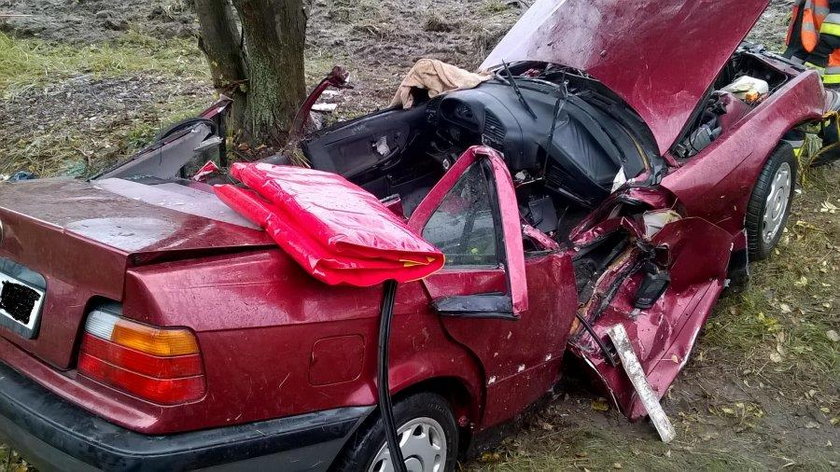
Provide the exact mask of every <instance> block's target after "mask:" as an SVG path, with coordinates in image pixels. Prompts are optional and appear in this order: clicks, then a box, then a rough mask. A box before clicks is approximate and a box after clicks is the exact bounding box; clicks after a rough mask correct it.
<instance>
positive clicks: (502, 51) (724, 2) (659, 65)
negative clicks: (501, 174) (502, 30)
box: [481, 0, 768, 153]
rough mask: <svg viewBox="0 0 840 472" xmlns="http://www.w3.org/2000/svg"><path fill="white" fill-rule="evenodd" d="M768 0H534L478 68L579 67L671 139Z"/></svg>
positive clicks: (667, 143)
mask: <svg viewBox="0 0 840 472" xmlns="http://www.w3.org/2000/svg"><path fill="white" fill-rule="evenodd" d="M767 4H768V1H767V0H693V1H685V0H622V1H615V0H561V1H557V0H537V1H536V2H535V3H534V4H533V6H531V8H530V9H529V10H528V11H527V12H526V13H525V14H524V15H523V16H522V18H521V19H520V20H519V22H518V23H516V25H514V27H513V28H512V29H511V30H510V32H508V34H507V35H506V36H505V37H504V38H503V39H502V41H501V42H500V43H499V44H498V46H496V48H495V49H493V51H492V52H491V53H490V55H489V56H488V57H487V59H485V60H484V63H483V64H482V65H481V68H482V69H485V68H489V67H492V66H496V65H499V64H501V63H502V61H506V62H516V61H542V62H549V63H554V64H561V65H565V66H569V67H574V68H576V69H580V70H583V71H586V72H587V73H589V74H591V75H592V76H593V77H595V78H596V79H598V80H600V81H601V82H602V83H604V85H606V86H607V87H609V88H610V89H611V90H612V91H613V92H615V93H616V94H618V95H619V96H620V97H621V98H623V99H624V100H625V101H626V102H627V103H628V104H629V105H630V106H632V107H633V108H634V109H635V110H636V112H637V113H639V115H640V116H641V117H642V118H643V119H644V120H645V122H647V124H648V126H649V127H650V129H651V131H652V132H653V135H654V137H655V138H656V142H657V144H658V145H659V150H660V152H662V153H664V152H665V151H666V150H668V148H670V147H671V145H672V144H673V143H674V141H675V140H676V138H677V137H678V135H679V133H680V131H681V130H682V128H683V125H685V123H686V122H687V121H688V119H689V116H690V115H691V113H692V111H693V110H694V109H695V108H696V107H697V104H698V102H699V101H700V99H701V98H702V97H703V95H704V93H705V92H706V90H707V89H708V88H709V87H710V86H711V84H712V83H713V82H714V80H715V78H716V77H717V75H718V73H719V72H720V71H721V69H722V68H723V66H724V64H726V61H727V60H729V58H730V57H731V56H732V53H733V52H734V51H735V49H736V48H737V47H738V44H739V43H740V42H741V41H742V40H743V39H744V37H745V36H746V35H747V33H748V32H749V30H750V29H751V28H752V26H753V25H754V24H755V22H756V21H757V20H758V17H759V16H760V15H761V13H762V12H763V11H764V9H765V8H766V7H767Z"/></svg>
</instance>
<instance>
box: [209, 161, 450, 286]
mask: <svg viewBox="0 0 840 472" xmlns="http://www.w3.org/2000/svg"><path fill="white" fill-rule="evenodd" d="M231 175H232V176H233V177H235V178H237V179H239V180H241V181H242V182H243V183H244V184H246V185H247V186H248V187H250V190H248V189H243V188H240V187H236V186H233V185H220V186H217V187H215V191H216V194H217V195H218V196H219V198H221V200H222V201H224V202H225V203H227V204H228V205H230V206H231V207H232V208H233V209H235V210H236V211H237V212H239V213H240V214H242V215H243V216H245V217H247V218H248V219H250V220H251V221H253V222H255V223H257V224H259V225H260V226H262V227H263V228H265V229H266V231H267V232H268V233H269V234H270V235H271V237H272V238H273V239H274V240H275V241H276V242H277V244H278V245H280V247H281V248H283V250H284V251H286V252H287V253H288V254H289V255H290V256H291V257H292V258H293V259H294V260H295V261H296V262H297V263H298V264H300V266H301V267H302V268H303V269H304V270H306V271H307V272H308V273H309V274H311V275H312V276H314V277H315V278H317V279H319V280H321V281H323V282H326V283H328V284H331V285H337V284H348V285H356V286H363V287H366V286H372V285H377V284H379V283H382V282H383V281H385V280H389V279H392V280H396V281H398V282H407V281H410V280H416V279H420V278H423V277H426V276H427V275H429V274H431V273H433V272H435V271H437V270H438V269H440V268H441V267H443V263H444V257H443V254H442V253H441V252H440V251H439V250H438V249H437V248H435V247H434V246H432V245H431V244H429V243H427V242H426V241H425V240H423V239H422V238H421V237H420V236H418V235H417V234H415V233H414V232H413V231H412V230H411V229H409V228H408V226H406V224H405V223H404V222H403V221H402V220H401V219H400V218H399V217H397V216H396V215H394V213H393V212H392V211H391V210H389V209H388V208H387V207H386V206H385V205H384V204H382V202H380V201H379V200H378V199H377V198H376V197H375V196H373V195H372V194H370V193H368V192H367V191H365V190H364V189H362V188H360V187H358V186H356V185H355V184H352V183H350V182H349V181H347V180H346V179H345V178H344V177H341V176H340V175H337V174H332V173H329V172H322V171H317V170H313V169H305V168H302V167H294V166H274V165H271V164H243V163H237V164H234V165H233V166H232V167H231Z"/></svg>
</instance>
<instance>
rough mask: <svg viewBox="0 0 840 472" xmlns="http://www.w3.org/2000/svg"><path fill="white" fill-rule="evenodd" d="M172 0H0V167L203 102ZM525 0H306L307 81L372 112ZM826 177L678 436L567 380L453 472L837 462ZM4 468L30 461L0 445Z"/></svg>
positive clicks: (482, 42) (202, 78)
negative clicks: (347, 80) (346, 78)
mask: <svg viewBox="0 0 840 472" xmlns="http://www.w3.org/2000/svg"><path fill="white" fill-rule="evenodd" d="M182 1H183V0H150V1H148V2H119V1H116V0H0V115H2V117H3V125H2V127H0V156H2V158H0V174H9V173H11V172H13V171H16V170H19V169H27V170H31V171H34V172H36V173H38V174H41V175H44V176H52V175H59V174H70V175H75V176H85V175H91V174H93V173H95V172H96V171H97V170H99V169H101V168H103V167H104V166H106V165H108V164H110V163H112V162H114V161H115V160H116V159H118V158H120V157H122V156H125V155H126V154H129V153H130V152H132V151H134V150H136V149H138V148H139V147H141V146H142V145H143V144H145V143H147V142H148V140H149V139H151V138H152V137H153V136H154V134H155V133H156V132H157V131H159V130H160V129H161V128H162V127H164V126H166V125H167V124H168V123H171V122H173V121H176V120H177V119H179V118H181V117H184V116H189V115H190V114H192V113H195V112H196V111H198V110H200V109H201V108H203V107H204V106H205V105H206V104H208V103H209V102H211V101H212V99H213V96H212V94H213V91H212V89H211V87H210V86H209V75H208V69H207V66H206V64H205V62H204V59H203V57H202V56H201V54H200V53H199V51H198V49H197V47H196V42H195V38H194V36H193V35H194V33H195V29H196V25H195V22H194V19H193V16H192V14H191V13H190V11H189V9H188V8H187V7H186V6H185V5H184V3H182ZM526 3H530V2H524V1H523V0H520V1H504V0H469V1H455V0H416V1H413V2H408V1H396V0H381V1H378V0H315V2H314V4H313V7H312V11H311V14H310V23H309V33H308V47H307V75H308V78H309V80H310V82H311V83H314V82H315V81H317V80H318V79H319V78H320V77H322V76H323V75H325V74H326V73H327V72H328V71H329V69H330V68H331V67H332V65H333V64H335V63H338V64H342V65H345V66H346V67H347V68H348V69H349V70H350V71H351V74H352V80H353V82H354V83H355V84H356V88H355V89H354V90H352V91H348V92H345V93H344V94H343V95H342V96H341V97H340V99H339V101H340V102H341V104H340V107H339V111H338V113H337V118H345V117H348V116H353V115H357V114H359V113H363V112H369V111H372V110H375V109H376V108H377V107H382V106H384V105H386V104H387V103H388V101H389V99H390V97H391V94H392V93H393V91H394V89H395V88H396V85H397V84H398V83H399V80H400V77H401V76H402V74H404V73H405V71H406V70H407V69H408V68H409V67H410V65H411V64H412V63H413V62H414V61H415V60H416V59H418V58H420V57H435V58H439V59H443V60H446V61H449V62H452V63H455V64H458V65H462V66H464V67H467V68H469V67H474V66H476V65H477V64H478V63H479V62H480V60H481V58H482V57H483V55H484V54H485V53H486V52H487V51H488V49H489V48H491V47H492V45H493V44H495V41H497V40H498V39H499V38H500V36H501V34H502V33H503V32H504V31H505V30H506V29H507V28H508V27H509V26H510V25H511V24H512V23H513V22H514V21H515V19H516V18H517V17H518V16H519V15H520V14H521V12H522V11H523V10H522V8H523V7H524V6H525V5H526ZM791 3H792V2H791V1H790V0H774V1H773V3H772V5H771V7H770V9H769V10H768V12H767V13H766V14H765V15H764V16H763V17H762V19H761V21H760V22H759V24H758V25H757V26H756V28H755V29H754V31H753V33H752V35H751V38H752V39H754V40H758V41H761V42H764V43H765V44H767V45H768V46H771V47H774V48H778V47H780V41H781V39H782V37H783V35H784V28H785V23H786V21H787V18H786V17H787V12H788V11H789V9H790V4H791ZM10 15H29V16H10ZM4 16H5V19H3V18H4ZM335 118H336V117H334V118H333V119H335ZM838 188H840V167H838V166H833V167H829V168H825V169H820V170H816V171H809V172H808V173H806V174H805V175H804V176H803V181H802V183H801V186H800V189H801V190H800V191H799V193H798V195H797V197H796V203H795V207H794V214H793V216H792V217H791V221H790V224H789V225H788V231H787V232H786V234H785V236H784V239H783V241H782V244H781V245H780V247H779V250H778V251H777V253H776V254H774V256H773V257H772V258H771V259H770V260H769V261H767V262H762V263H756V264H753V265H752V267H751V270H752V274H753V280H752V283H751V285H750V287H749V289H748V290H747V291H746V292H745V293H743V294H740V295H733V296H730V297H728V298H726V299H724V300H723V301H722V302H721V304H720V305H719V306H718V308H717V309H716V311H715V314H714V316H713V317H712V318H711V320H710V322H709V324H708V325H707V328H706V331H705V332H704V334H703V335H702V336H701V338H700V339H699V341H698V344H697V347H696V349H695V351H694V353H693V357H692V359H691V361H690V362H689V364H688V366H687V368H686V370H685V371H684V372H683V373H682V374H681V376H680V377H679V379H678V380H677V382H676V383H675V384H674V385H673V387H672V389H671V391H670V393H669V395H668V396H667V398H666V400H665V402H664V407H665V411H666V412H667V413H668V414H669V416H670V417H671V419H672V420H673V421H674V423H675V426H676V428H677V431H678V439H677V440H676V441H675V442H674V443H672V444H670V445H664V444H662V443H661V442H659V441H658V440H657V437H656V435H655V433H654V432H653V428H652V426H651V425H650V424H648V423H646V422H642V423H638V424H630V423H628V422H627V421H626V420H625V419H624V417H623V416H621V415H620V414H619V413H618V412H616V411H615V410H614V409H612V408H610V407H609V405H607V403H606V402H605V401H604V400H603V399H601V398H598V397H597V396H595V395H593V394H591V393H590V392H589V390H587V389H586V388H585V386H578V385H577V383H575V382H568V383H567V385H565V392H566V393H564V394H561V395H560V396H559V397H558V398H557V399H555V400H553V401H552V402H550V403H549V404H548V405H547V406H546V407H544V408H542V409H540V410H539V411H537V412H535V413H533V414H530V415H528V416H527V417H526V418H525V419H524V421H523V425H522V427H521V428H519V429H516V430H514V433H513V434H512V435H511V436H510V437H509V438H508V439H507V440H505V441H504V443H503V444H502V445H501V446H499V447H498V448H496V449H494V450H492V451H490V452H488V453H486V454H484V455H483V456H481V457H480V458H479V459H477V460H474V461H471V462H469V463H466V464H462V468H463V469H465V470H470V471H479V470H488V471H520V470H535V471H537V470H539V471H543V470H552V471H553V470H592V471H595V470H608V469H628V470H685V469H699V470H767V469H781V468H784V469H789V470H840V469H838V467H840V466H838V463H840V424H838V423H840V340H838V337H837V336H838V334H837V333H838V332H840V298H838V295H837V290H838V288H840V198H838V194H837V193H836V190H837V189H838ZM4 456H6V457H7V460H3V457H4ZM4 467H5V468H7V469H8V470H18V469H21V468H24V469H25V468H26V465H25V463H24V462H23V461H22V459H21V458H19V457H18V456H16V455H15V454H12V455H9V454H8V451H6V450H5V449H3V450H0V470H3V469H4Z"/></svg>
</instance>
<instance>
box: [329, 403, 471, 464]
mask: <svg viewBox="0 0 840 472" xmlns="http://www.w3.org/2000/svg"><path fill="white" fill-rule="evenodd" d="M373 414H374V415H375V419H374V421H372V422H370V423H369V424H367V425H364V426H362V428H361V429H360V431H358V432H357V433H356V434H355V435H354V437H353V439H351V440H350V441H349V442H348V444H347V446H346V447H345V450H344V452H343V456H342V457H341V458H340V460H339V462H338V463H337V464H336V467H335V468H334V469H333V470H335V471H337V472H338V471H340V472H351V471H352V472H358V471H362V472H364V471H366V470H368V469H369V468H370V466H371V462H372V461H373V459H374V456H375V455H376V453H377V452H379V449H380V448H381V447H382V445H383V444H385V425H384V422H383V421H382V415H380V414H379V413H378V412H375V413H373ZM422 417H427V418H431V419H433V420H435V421H437V422H438V423H439V424H440V425H441V427H442V428H443V431H444V434H445V435H446V454H447V456H446V464H445V466H444V469H443V470H444V471H446V472H451V471H454V470H455V465H456V463H457V460H458V426H457V424H456V423H455V417H454V416H453V414H452V410H451V407H450V405H449V402H448V401H446V399H444V398H443V397H442V396H440V395H438V394H435V393H418V394H415V395H411V396H409V397H406V398H404V399H402V400H400V401H399V402H397V403H396V404H395V405H394V419H395V422H396V424H397V425H398V426H397V428H398V429H399V427H401V426H402V425H404V424H406V423H408V422H409V421H411V420H413V419H415V418H422Z"/></svg>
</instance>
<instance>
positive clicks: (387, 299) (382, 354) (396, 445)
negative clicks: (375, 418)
mask: <svg viewBox="0 0 840 472" xmlns="http://www.w3.org/2000/svg"><path fill="white" fill-rule="evenodd" d="M384 285H385V293H384V294H383V296H382V307H381V310H380V317H379V363H378V365H377V374H376V381H377V389H378V393H379V395H378V397H379V398H378V399H377V403H378V406H379V411H381V412H382V421H383V422H384V423H385V440H386V442H387V443H388V451H390V453H391V462H392V463H393V464H394V471H395V472H407V471H406V468H405V459H403V455H402V450H401V449H400V441H399V436H398V434H397V425H396V421H395V420H394V406H393V405H392V404H391V393H390V391H389V389H388V385H389V382H388V342H389V341H390V339H391V319H392V318H393V316H394V301H395V300H396V297H397V282H396V281H394V280H386V281H385V284H384Z"/></svg>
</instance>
